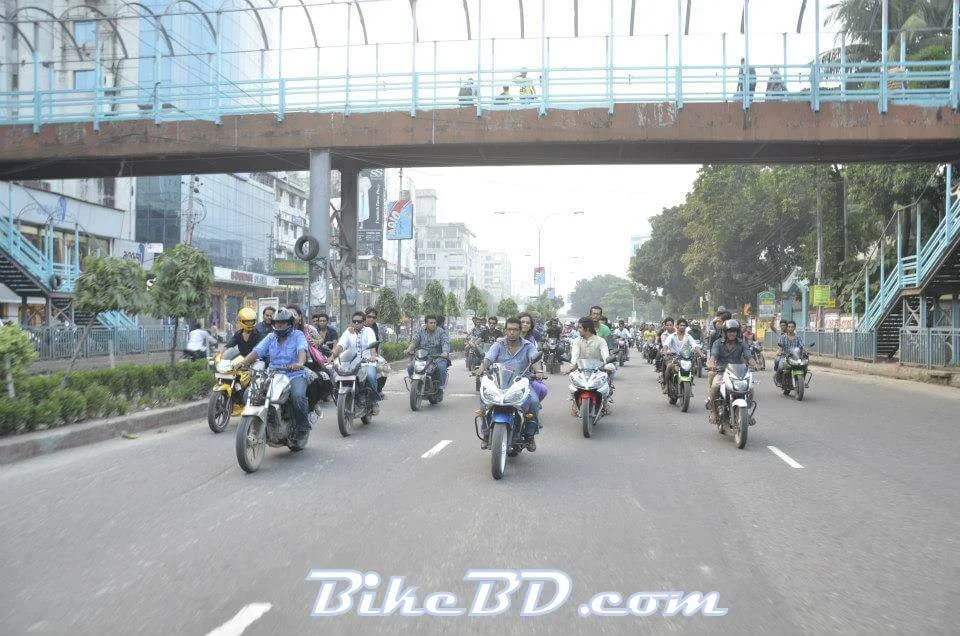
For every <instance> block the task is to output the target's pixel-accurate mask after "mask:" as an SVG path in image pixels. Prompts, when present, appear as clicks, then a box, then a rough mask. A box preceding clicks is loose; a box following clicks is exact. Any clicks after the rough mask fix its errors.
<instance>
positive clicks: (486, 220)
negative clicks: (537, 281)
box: [404, 166, 698, 295]
mask: <svg viewBox="0 0 960 636" xmlns="http://www.w3.org/2000/svg"><path fill="white" fill-rule="evenodd" d="M697 168H698V166H552V167H533V166H530V167H496V168H420V169H405V170H404V180H405V181H406V180H407V178H408V177H409V178H410V179H411V180H412V181H413V183H414V185H415V187H416V188H417V189H418V190H420V189H431V190H436V191H437V199H438V200H437V217H438V220H439V221H441V222H448V221H461V222H464V223H467V224H469V225H470V227H471V229H472V230H473V232H474V233H475V234H476V235H477V244H478V247H480V248H481V249H487V250H492V251H503V252H507V253H508V254H510V255H511V266H512V270H513V279H514V281H513V287H514V292H515V293H516V292H517V291H522V290H523V287H522V286H526V287H528V288H529V289H530V290H531V291H533V292H534V293H535V288H534V287H533V268H534V266H535V261H536V256H537V230H536V223H535V221H534V220H533V219H532V218H530V217H534V218H536V219H541V220H542V219H545V218H546V217H547V216H548V215H554V216H550V218H549V219H548V220H547V221H546V222H545V223H544V230H543V244H542V250H543V252H542V253H543V256H542V261H543V265H544V267H546V268H547V280H548V282H549V281H550V280H551V276H552V277H553V282H554V284H555V286H556V287H557V290H558V293H560V294H564V295H566V294H567V293H569V291H570V290H571V289H572V287H573V285H574V284H575V282H576V281H577V280H578V279H580V278H589V277H590V276H593V275H596V274H615V275H617V276H625V275H626V269H627V264H628V262H629V258H630V236H631V235H634V234H638V235H643V234H649V231H650V226H649V224H648V222H647V218H649V217H650V216H653V215H655V214H658V213H659V212H660V211H661V209H663V207H665V206H670V205H675V204H677V203H680V202H682V201H683V198H684V196H685V195H686V193H687V192H688V191H689V189H690V187H691V185H692V183H693V180H694V178H695V177H696V171H697ZM576 210H583V212H584V214H583V215H577V216H574V215H573V214H572V212H573V211H576ZM496 211H504V212H510V213H514V212H521V213H522V214H511V215H496V214H494V212H496ZM525 254H529V256H524V255H525ZM577 257H581V258H579V259H578V258H577Z"/></svg>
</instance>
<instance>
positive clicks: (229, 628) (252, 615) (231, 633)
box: [207, 603, 273, 636]
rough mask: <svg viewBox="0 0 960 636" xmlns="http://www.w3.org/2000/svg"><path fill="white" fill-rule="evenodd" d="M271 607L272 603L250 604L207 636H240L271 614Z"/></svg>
mask: <svg viewBox="0 0 960 636" xmlns="http://www.w3.org/2000/svg"><path fill="white" fill-rule="evenodd" d="M271 607H273V605H271V604H270V603H250V604H249V605H247V606H246V607H244V608H243V609H242V610H240V611H239V612H237V615H236V616H234V617H233V618H231V619H230V620H228V621H227V622H226V623H224V624H223V625H221V626H220V627H218V628H216V629H215V630H213V631H212V632H210V633H208V634H207V636H240V634H242V633H243V632H244V630H246V629H247V628H248V627H250V626H251V625H252V624H253V623H254V621H256V620H257V619H259V618H260V617H261V616H263V615H264V614H266V613H267V612H269V611H270V608H271Z"/></svg>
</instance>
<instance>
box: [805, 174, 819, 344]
mask: <svg viewBox="0 0 960 636" xmlns="http://www.w3.org/2000/svg"><path fill="white" fill-rule="evenodd" d="M822 176H823V172H822V170H818V171H817V271H816V278H817V284H818V285H820V284H822V281H823V213H822V210H821V207H820V188H821V186H822V185H823V179H822ZM803 319H804V321H806V320H807V317H806V316H804V317H803ZM822 328H823V305H819V306H818V307H817V329H822Z"/></svg>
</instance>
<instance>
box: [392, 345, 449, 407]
mask: <svg viewBox="0 0 960 636" xmlns="http://www.w3.org/2000/svg"><path fill="white" fill-rule="evenodd" d="M440 358H443V359H445V360H449V358H447V356H445V355H443V354H440V355H430V352H429V351H427V350H426V349H417V351H416V353H415V354H414V357H413V375H411V376H410V377H408V378H404V379H403V382H404V384H406V386H407V391H409V392H410V410H411V411H419V410H420V405H421V404H422V403H423V398H427V401H429V402H430V404H440V402H443V387H441V386H440V368H439V367H438V366H437V360H438V359H440Z"/></svg>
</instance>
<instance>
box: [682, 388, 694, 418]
mask: <svg viewBox="0 0 960 636" xmlns="http://www.w3.org/2000/svg"><path fill="white" fill-rule="evenodd" d="M692 393H693V387H692V386H690V383H689V382H684V383H683V397H682V398H681V399H680V410H681V411H682V412H683V413H686V412H687V410H688V409H689V408H690V395H691V394H692Z"/></svg>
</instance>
